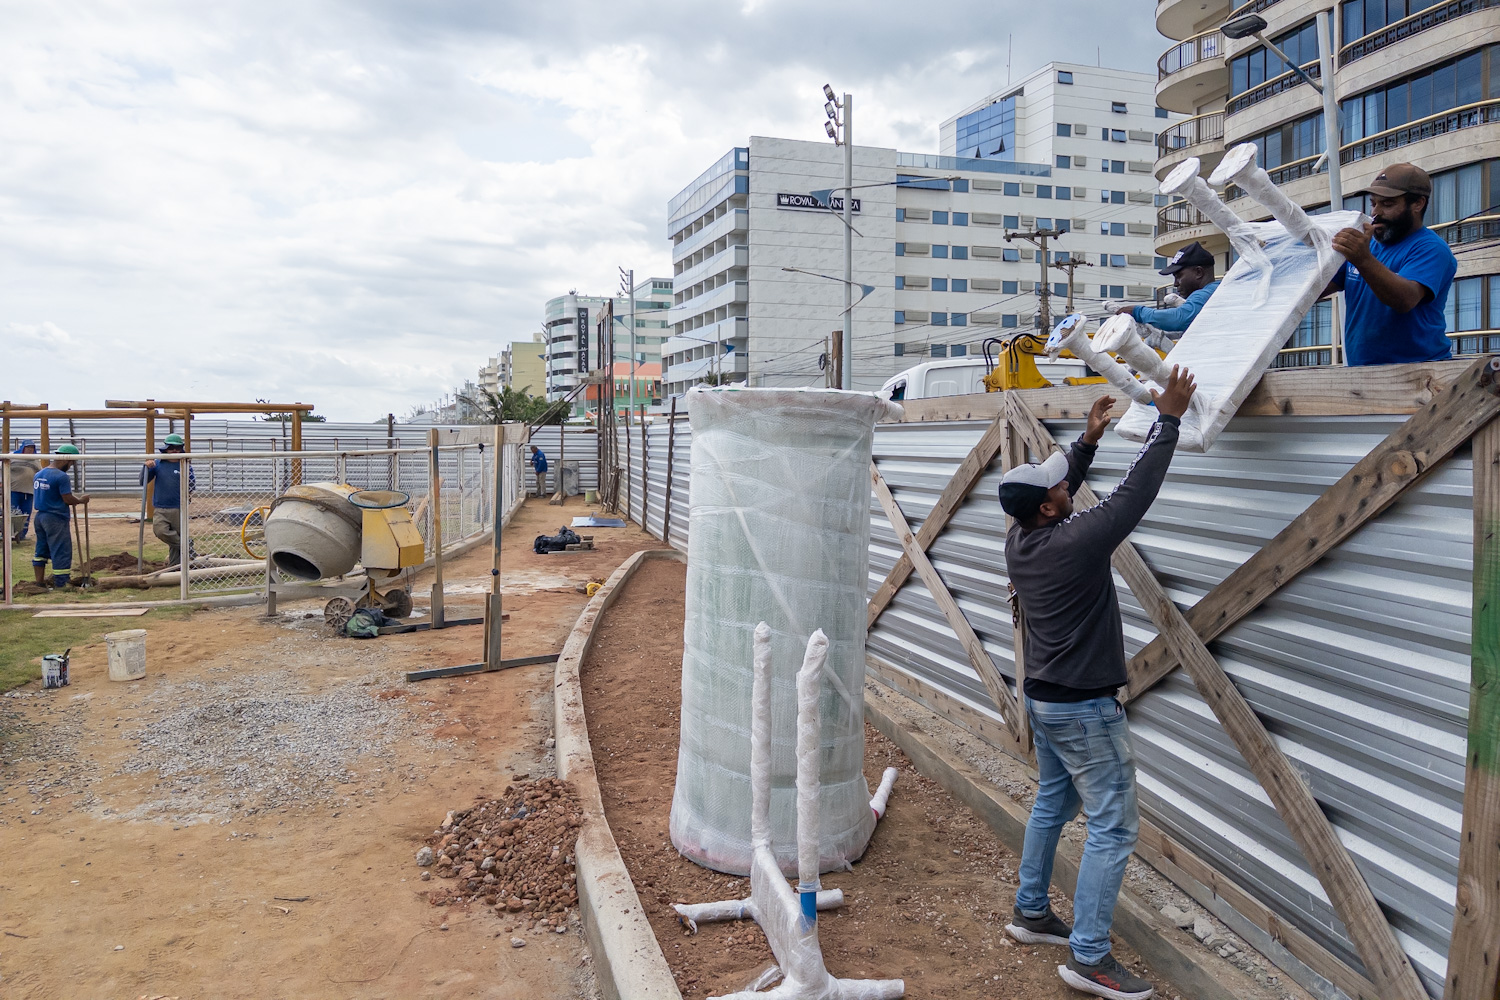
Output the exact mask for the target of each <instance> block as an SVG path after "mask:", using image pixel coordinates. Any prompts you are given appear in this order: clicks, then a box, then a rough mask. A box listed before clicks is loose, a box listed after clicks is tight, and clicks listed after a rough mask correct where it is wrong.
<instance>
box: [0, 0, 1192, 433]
mask: <svg viewBox="0 0 1500 1000" xmlns="http://www.w3.org/2000/svg"><path fill="white" fill-rule="evenodd" d="M0 23H3V24H4V26H5V28H4V31H3V33H0V397H3V398H8V399H11V400H16V401H23V402H28V403H33V402H41V401H45V402H49V403H51V404H52V405H53V406H54V407H59V406H91V407H93V406H99V405H101V404H102V402H103V400H104V399H105V398H106V397H110V398H120V397H138V396H140V397H144V396H149V397H152V398H156V399H169V398H176V399H183V398H186V399H233V400H241V399H248V398H254V397H261V398H267V399H271V400H274V401H287V400H300V401H306V402H313V403H316V404H317V406H318V409H319V411H320V412H324V413H326V414H328V416H329V417H330V418H331V419H336V420H371V419H375V418H376V417H382V416H383V415H384V414H385V413H387V412H392V411H393V412H395V413H396V414H397V415H398V416H400V415H403V414H404V413H405V412H406V411H407V410H408V409H409V408H410V407H411V406H412V405H413V404H418V403H425V402H428V401H430V400H433V399H435V398H436V397H437V396H438V395H440V394H441V393H442V392H444V391H445V390H447V389H449V388H450V387H452V386H453V385H454V384H456V383H459V382H461V381H462V380H463V379H465V378H473V377H474V376H475V373H476V371H477V369H478V368H479V367H480V365H482V364H483V363H484V361H485V359H486V358H487V357H488V356H490V355H494V354H498V353H499V351H500V348H501V346H502V345H503V344H504V343H506V342H508V341H510V340H512V339H516V338H521V339H527V338H529V335H530V333H531V332H532V331H533V330H537V329H539V328H540V324H541V312H542V307H543V304H544V303H545V302H546V300H547V299H548V298H550V297H552V296H554V295H558V294H561V293H563V292H566V291H567V290H568V289H570V288H577V289H578V290H579V291H580V292H587V293H600V292H604V293H607V292H609V291H610V290H612V289H613V288H615V286H616V284H617V281H618V278H617V274H616V270H615V268H616V266H617V265H624V266H627V267H630V266H633V267H634V268H635V269H636V275H637V277H638V278H644V277H647V276H649V275H652V274H656V275H662V276H667V275H670V273H671V271H670V258H669V251H668V244H667V242H666V237H665V233H664V226H665V215H666V201H667V199H668V198H669V197H670V196H671V195H672V194H674V193H675V192H676V191H678V190H679V189H681V188H682V187H683V186H685V185H686V184H687V183H688V182H690V181H691V180H692V179H693V178H694V177H695V176H696V175H697V174H698V173H699V172H701V171H702V170H703V169H704V168H705V167H707V166H708V165H709V164H710V163H711V162H713V160H715V159H716V158H717V157H718V156H720V155H721V154H722V153H724V152H725V151H726V150H727V149H728V148H729V147H731V146H734V145H743V144H744V143H745V141H746V139H747V137H748V136H750V135H775V136H786V137H791V138H805V139H825V137H824V135H823V111H822V101H823V98H822V96H821V94H820V91H821V87H822V84H823V82H824V81H825V80H826V81H829V82H831V83H832V84H833V85H834V87H835V88H836V89H839V90H850V91H852V92H853V93H854V94H855V96H856V99H857V101H858V105H857V108H856V110H857V118H856V121H855V126H856V129H857V135H856V138H857V139H858V140H859V141H860V142H861V144H864V143H869V144H872V145H883V146H895V147H897V148H899V149H902V150H907V151H912V152H936V150H937V126H938V123H939V122H940V121H941V120H942V119H943V118H945V117H946V116H948V115H950V114H952V113H954V112H955V111H957V110H959V109H960V108H961V107H962V106H963V105H965V104H967V103H969V102H971V101H974V100H977V99H978V98H980V97H982V96H984V95H985V94H986V93H988V92H989V91H991V90H993V89H995V88H997V87H1000V86H1004V85H1005V83H1006V62H1007V42H1008V40H1009V38H1010V36H1013V37H1014V41H1013V51H1014V65H1013V67H1012V70H1011V73H1012V76H1013V78H1014V79H1017V80H1018V79H1020V78H1021V77H1023V76H1024V75H1026V73H1028V72H1030V71H1031V70H1033V69H1036V68H1037V67H1039V66H1041V65H1042V64H1044V63H1046V62H1047V61H1049V60H1054V59H1056V60H1062V61H1077V62H1094V61H1096V59H1098V58H1099V54H1100V49H1101V48H1102V58H1103V62H1104V64H1105V65H1109V66H1116V67H1120V68H1125V69H1136V70H1143V71H1144V70H1149V69H1151V67H1152V66H1153V65H1154V63H1155V60H1156V57H1157V56H1158V55H1159V54H1160V50H1161V49H1162V48H1163V47H1164V45H1165V42H1164V41H1163V40H1162V39H1161V38H1160V37H1159V36H1158V35H1157V34H1156V32H1155V29H1154V26H1153V24H1152V20H1151V15H1150V7H1149V5H1142V4H1136V3H1120V2H1118V0H1110V2H1104V0H1097V2H1096V0H1089V2H1082V0H1064V2H1062V3H1054V4H1045V5H1044V4H1038V3H1036V2H1034V0H1026V2H1020V0H998V2H997V0H974V2H952V3H942V2H939V3H930V2H926V3H917V2H910V0H907V2H899V3H894V2H884V0H862V2H859V3H847V4H846V3H824V4H807V3H798V4H792V3H784V2H774V0H745V2H743V3H738V4H736V3H728V2H715V0H699V2H695V3H681V2H658V3H650V4H631V3H620V2H599V0H586V2H568V0H550V2H542V3H527V4H517V3H510V2H503V0H501V2H496V0H486V2H478V0H446V2H444V0H427V2H421V3H418V2H415V0H413V2H405V0H377V2H368V3H362V4H361V3H337V2H320V0H297V2H295V3H288V2H281V0H258V2H255V3H238V4H204V3H201V2H197V0H195V2H192V3H185V2H184V3H167V2H150V0H135V2H131V3H124V2H121V3H91V2H87V0H81V2H76V3H66V4H63V3H35V2H32V0H24V2H16V0H0ZM825 141H826V139H825Z"/></svg>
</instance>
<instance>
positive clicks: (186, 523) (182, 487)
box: [177, 454, 193, 601]
mask: <svg viewBox="0 0 1500 1000" xmlns="http://www.w3.org/2000/svg"><path fill="white" fill-rule="evenodd" d="M191 480H192V476H191V474H190V473H189V472H188V460H187V455H186V454H184V455H183V456H182V457H181V458H179V459H178V460H177V509H178V511H179V512H181V514H182V518H181V525H182V527H181V528H180V529H179V530H178V532H177V533H178V535H179V536H181V537H180V538H179V539H178V544H179V545H180V546H181V548H179V549H178V550H177V565H178V567H180V569H181V570H182V585H181V596H182V599H183V600H184V601H185V600H187V599H188V577H189V576H190V575H191V574H190V573H189V572H188V570H189V569H191V568H192V565H193V529H192V524H191V521H192V512H191V511H190V510H188V495H189V494H190V493H191V492H192V491H191V490H189V489H188V483H189V482H191Z"/></svg>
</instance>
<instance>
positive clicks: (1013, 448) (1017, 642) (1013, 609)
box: [1001, 421, 1036, 764]
mask: <svg viewBox="0 0 1500 1000" xmlns="http://www.w3.org/2000/svg"><path fill="white" fill-rule="evenodd" d="M1001 455H1002V456H1003V458H1002V462H1001V465H1002V467H1003V468H1004V469H1005V471H1006V472H1009V471H1010V470H1011V469H1014V468H1015V467H1016V466H1018V465H1025V464H1026V445H1025V444H1024V443H1023V442H1022V441H1021V437H1020V435H1018V434H1017V433H1016V432H1015V429H1014V428H1012V427H1011V426H1010V422H1009V421H1006V423H1005V447H1004V448H1003V449H1002V451H1001ZM1011 520H1012V518H1011V516H1010V515H1009V514H1007V515H1006V516H1005V529H1006V531H1007V532H1009V531H1010V525H1011ZM1010 629H1011V649H1012V651H1013V655H1014V656H1015V663H1016V701H1017V702H1019V703H1020V711H1018V712H1017V713H1016V721H1017V724H1018V726H1017V731H1016V738H1017V739H1019V740H1020V742H1021V745H1022V746H1024V747H1025V748H1026V751H1027V753H1028V755H1029V756H1030V757H1031V758H1032V761H1033V764H1034V763H1035V759H1036V748H1035V747H1034V746H1032V742H1031V718H1030V717H1029V716H1028V715H1027V714H1026V690H1025V688H1026V616H1025V615H1023V614H1022V613H1021V598H1020V597H1019V596H1018V595H1017V594H1016V588H1015V586H1014V585H1012V586H1011V587H1010Z"/></svg>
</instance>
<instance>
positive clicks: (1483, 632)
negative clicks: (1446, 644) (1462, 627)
mask: <svg viewBox="0 0 1500 1000" xmlns="http://www.w3.org/2000/svg"><path fill="white" fill-rule="evenodd" d="M1472 618H1473V625H1472V628H1473V640H1472V646H1471V650H1472V651H1471V653H1470V660H1469V662H1470V680H1469V747H1468V752H1467V755H1466V757H1465V777H1464V818H1463V832H1462V834H1461V835H1460V836H1459V842H1458V897H1457V898H1458V903H1457V905H1456V906H1455V907H1454V909H1453V937H1452V940H1451V941H1450V943H1449V945H1448V978H1447V989H1446V990H1445V991H1444V993H1443V997H1444V1000H1492V998H1494V997H1497V996H1500V987H1497V983H1496V980H1497V975H1496V969H1497V967H1500V421H1491V422H1490V423H1489V424H1487V425H1486V426H1485V427H1484V428H1483V429H1481V430H1480V431H1479V433H1478V434H1475V435H1474V605H1473V614H1472Z"/></svg>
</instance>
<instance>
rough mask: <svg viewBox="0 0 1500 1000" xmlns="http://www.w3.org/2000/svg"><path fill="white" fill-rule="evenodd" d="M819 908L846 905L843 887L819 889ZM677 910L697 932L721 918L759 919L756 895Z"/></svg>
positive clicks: (690, 929) (675, 906)
mask: <svg viewBox="0 0 1500 1000" xmlns="http://www.w3.org/2000/svg"><path fill="white" fill-rule="evenodd" d="M817 900H818V909H820V910H836V909H838V908H839V907H840V906H843V905H844V890H843V889H819V890H818V897H817ZM672 909H673V910H675V911H677V916H678V919H680V920H681V921H682V924H683V926H684V927H686V928H687V929H688V932H689V933H692V934H697V933H698V925H699V924H711V923H714V922H716V921H721V920H758V919H759V915H758V914H757V913H756V912H755V900H754V897H751V898H749V899H726V900H721V901H719V902H717V903H675V904H673V906H672Z"/></svg>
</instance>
